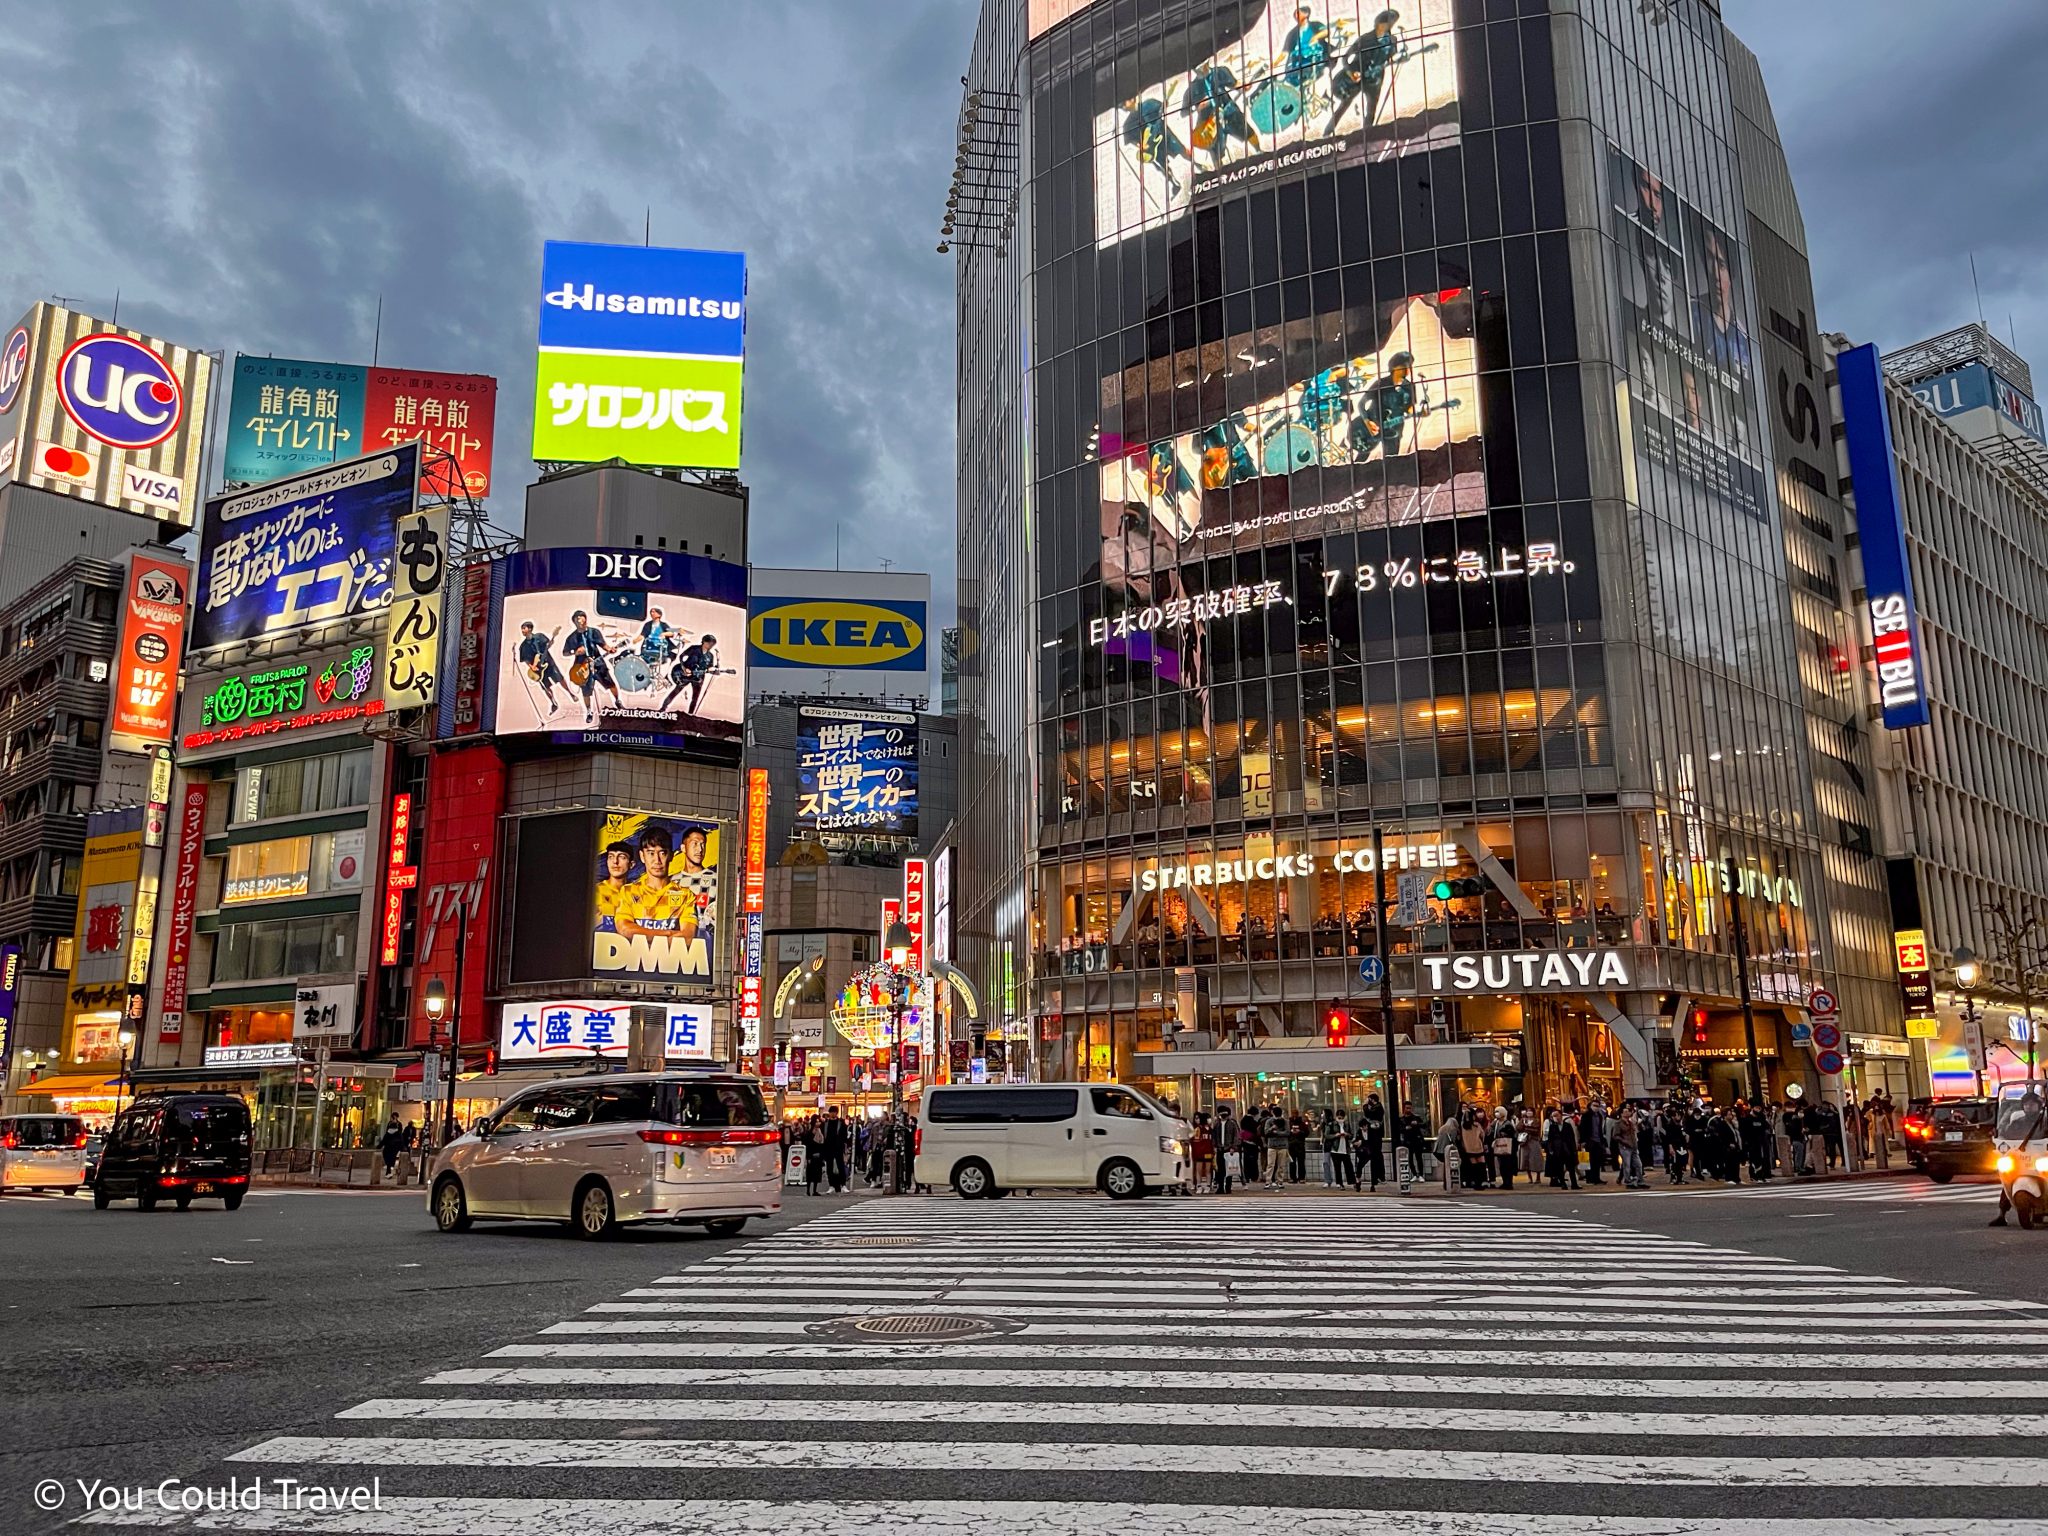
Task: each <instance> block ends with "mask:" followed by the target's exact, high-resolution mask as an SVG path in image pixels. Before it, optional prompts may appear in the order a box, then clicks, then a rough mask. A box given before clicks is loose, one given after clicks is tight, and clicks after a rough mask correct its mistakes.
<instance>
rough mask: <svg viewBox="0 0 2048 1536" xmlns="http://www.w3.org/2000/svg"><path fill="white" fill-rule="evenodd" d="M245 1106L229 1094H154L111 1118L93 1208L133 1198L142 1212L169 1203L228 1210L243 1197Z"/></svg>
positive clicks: (94, 1187) (246, 1152)
mask: <svg viewBox="0 0 2048 1536" xmlns="http://www.w3.org/2000/svg"><path fill="white" fill-rule="evenodd" d="M249 1146H250V1130H249V1106H248V1105H247V1104H246V1103H244V1102H243V1101H242V1100H241V1099H240V1098H238V1097H236V1096H235V1095H234V1094H232V1093H159V1094H152V1095H150V1096H149V1097H148V1098H144V1099H137V1100H136V1101H135V1102H134V1103H133V1104H132V1105H130V1106H129V1107H128V1108H127V1109H124V1110H122V1111H121V1113H120V1114H119V1115H118V1116H116V1117H115V1120H114V1129H113V1133H112V1134H111V1135H109V1136H108V1137H107V1145H106V1150H105V1151H104V1152H102V1153H101V1154H100V1166H99V1172H98V1173H97V1174H96V1175H95V1176H94V1178H93V1184H92V1203H93V1208H94V1209H95V1210H101V1211H104V1210H105V1209H106V1208H107V1205H108V1203H109V1202H110V1201H114V1200H125V1199H127V1198H128V1197H129V1196H131V1195H133V1196H134V1197H135V1203H136V1205H138V1206H139V1207H141V1208H142V1209H143V1210H145V1211H148V1210H154V1209H155V1208H156V1203H157V1201H159V1200H175V1201H177V1203H178V1209H179V1210H181V1211H182V1210H184V1209H185V1208H186V1207H187V1206H189V1205H191V1203H192V1202H193V1201H194V1200H195V1199H215V1198H217V1199H219V1200H220V1201H221V1202H222V1203H223V1204H225V1205H226V1206H227V1208H228V1209H229V1210H231V1211H232V1210H234V1209H235V1208H236V1207H238V1206H239V1205H241V1203H242V1196H243V1195H245V1194H247V1193H248V1192H249Z"/></svg>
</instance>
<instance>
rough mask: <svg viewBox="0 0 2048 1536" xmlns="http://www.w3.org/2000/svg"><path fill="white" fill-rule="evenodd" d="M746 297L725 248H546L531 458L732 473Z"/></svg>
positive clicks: (742, 261) (738, 259) (737, 260)
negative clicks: (616, 461) (615, 460)
mask: <svg viewBox="0 0 2048 1536" xmlns="http://www.w3.org/2000/svg"><path fill="white" fill-rule="evenodd" d="M746 297H747V261H746V257H745V256H743V255H741V254H740V253H738V252H736V251H683V250H670V249H666V248H660V247H650V246H639V245H590V244H584V243H580V242H574V241H566V240H550V241H548V242H547V245H546V247H545V249H544V251H543V252H542V256H541V306H540V335H539V348H540V350H539V358H538V361H537V365H536V368H535V373H534V406H533V456H534V458H535V459H537V460H541V461H543V462H549V461H566V462H570V463H597V462H601V461H603V460H606V459H613V458H618V459H624V460H625V461H626V462H627V463H629V464H645V465H650V466H654V467H663V468H671V467H694V468H701V469H737V468H739V462H740V403H741V402H740V393H741V377H742V371H743V368H744V359H745V356H746Z"/></svg>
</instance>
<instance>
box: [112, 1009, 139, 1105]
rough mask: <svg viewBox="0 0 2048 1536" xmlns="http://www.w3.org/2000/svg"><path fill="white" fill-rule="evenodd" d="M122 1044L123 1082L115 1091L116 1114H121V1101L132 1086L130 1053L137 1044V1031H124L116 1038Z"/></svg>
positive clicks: (121, 1081)
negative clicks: (130, 1080) (129, 1073)
mask: <svg viewBox="0 0 2048 1536" xmlns="http://www.w3.org/2000/svg"><path fill="white" fill-rule="evenodd" d="M114 1038H115V1039H117V1040H119V1041H120V1042H121V1080H120V1082H119V1083H118V1084H117V1085H116V1087H115V1089H114V1113H115V1114H117V1115H118V1114H119V1113H120V1112H121V1100H122V1098H123V1097H124V1096H125V1095H126V1094H127V1092H128V1090H129V1088H130V1087H131V1086H132V1085H131V1084H130V1083H129V1081H128V1051H129V1048H130V1047H131V1046H133V1045H134V1044H135V1031H134V1030H132V1029H124V1030H122V1031H121V1032H120V1034H118V1035H116V1036H115V1037H114Z"/></svg>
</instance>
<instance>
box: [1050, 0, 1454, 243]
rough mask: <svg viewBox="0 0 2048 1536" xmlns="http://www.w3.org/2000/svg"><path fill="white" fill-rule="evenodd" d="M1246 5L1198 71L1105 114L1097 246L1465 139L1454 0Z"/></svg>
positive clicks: (1100, 125)
mask: <svg viewBox="0 0 2048 1536" xmlns="http://www.w3.org/2000/svg"><path fill="white" fill-rule="evenodd" d="M1073 8H1074V7H1072V6H1071V5H1069V6H1066V7H1065V10H1068V11H1070V10H1072V9H1073ZM1034 9H1035V10H1036V9H1040V7H1037V6H1035V7H1034ZM1244 11H1245V19H1246V23H1247V24H1246V26H1245V30H1244V31H1243V32H1242V33H1240V34H1238V35H1236V36H1235V37H1232V36H1229V35H1227V34H1226V35H1225V36H1223V37H1222V38H1220V39H1219V40H1218V42H1217V45H1216V46H1215V47H1214V48H1213V49H1212V50H1209V51H1208V52H1206V54H1205V55H1203V56H1201V57H1199V58H1198V59H1197V62H1196V63H1195V64H1194V66H1193V67H1192V68H1190V69H1183V70H1176V71H1175V72H1174V73H1172V74H1170V75H1168V76H1167V77H1166V78H1165V79H1163V80H1156V81H1150V82H1143V83H1133V84H1129V85H1120V86H1119V88H1118V91H1117V100H1116V101H1115V102H1113V103H1111V104H1109V105H1107V106H1106V107H1105V108H1104V110H1103V111H1102V112H1101V113H1100V114H1099V115H1098V116H1097V117H1096V119H1095V135H1094V142H1095V146H1096V147H1095V240H1096V243H1097V244H1098V245H1108V244H1110V243H1112V242H1114V241H1117V240H1122V239H1126V238H1128V237H1130V236H1132V235H1135V234H1137V233H1139V232H1140V231H1142V230H1147V229H1155V228H1157V227H1158V226H1159V225H1161V224H1164V223H1167V222H1169V221H1170V220H1173V219H1176V218H1179V217H1180V216H1181V215H1183V214H1185V213H1186V212H1187V211H1188V210H1189V209H1190V208H1191V207H1193V206H1194V205H1195V204H1196V203H1197V202H1201V201H1207V200H1208V199H1209V198H1211V197H1213V196H1219V195H1221V194H1223V193H1226V192H1229V191H1232V190H1234V189H1236V188H1239V187H1242V186H1243V185H1244V184H1245V183H1247V182H1249V181H1253V180H1256V179H1259V178H1261V177H1265V176H1269V175H1273V174H1276V173H1279V172H1284V171H1293V172H1296V173H1300V172H1302V171H1304V170H1307V171H1323V170H1329V169H1333V168H1335V167H1337V166H1341V165H1354V164H1359V163H1362V162H1365V161H1368V160H1371V161H1381V160H1386V159H1388V158H1390V157H1392V156H1395V155H1402V154H1407V153H1409V152H1410V151H1413V150H1416V149H1420V148H1423V147H1425V146H1432V145H1440V144H1448V143H1451V142H1454V141H1455V140H1456V139H1457V137H1458V55H1457V50H1458V43H1457V33H1456V32H1455V31H1453V24H1454V20H1455V16H1454V6H1453V3H1452V0H1404V3H1403V4H1402V5H1401V6H1400V7H1399V8H1398V9H1390V8H1388V7H1386V6H1385V5H1384V4H1383V3H1382V0H1316V3H1315V4H1313V5H1310V4H1306V3H1302V4H1297V3H1295V0H1267V3H1265V4H1263V5H1259V4H1256V3H1251V4H1247V5H1246V6H1245V8H1244ZM1058 19H1059V17H1058V16H1056V15H1054V16H1051V17H1050V19H1049V20H1047V21H1046V25H1048V26H1050V25H1051V24H1052V22H1053V21H1056V20H1058ZM1218 30H1219V31H1220V30H1221V29H1220V28H1219V29H1218ZM1034 35H1035V33H1034ZM1149 56H1151V55H1150V54H1149V50H1148V57H1149Z"/></svg>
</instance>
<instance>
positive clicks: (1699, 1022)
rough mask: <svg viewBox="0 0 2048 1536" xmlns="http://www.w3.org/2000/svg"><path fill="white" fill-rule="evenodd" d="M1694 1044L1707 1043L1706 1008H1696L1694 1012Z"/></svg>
mask: <svg viewBox="0 0 2048 1536" xmlns="http://www.w3.org/2000/svg"><path fill="white" fill-rule="evenodd" d="M1692 1043H1693V1044H1694V1045H1705V1044H1706V1043H1707V1010H1706V1009H1704V1008H1694V1009H1693V1011H1692Z"/></svg>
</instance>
